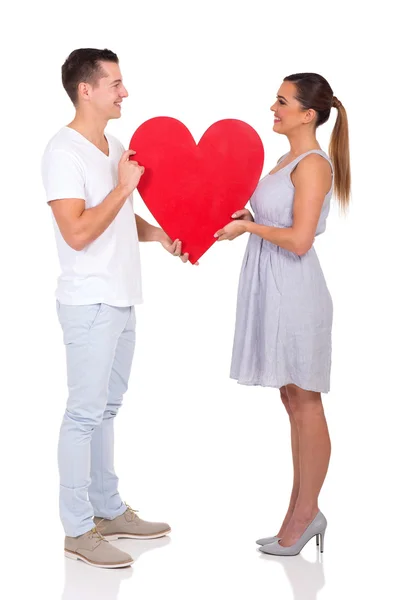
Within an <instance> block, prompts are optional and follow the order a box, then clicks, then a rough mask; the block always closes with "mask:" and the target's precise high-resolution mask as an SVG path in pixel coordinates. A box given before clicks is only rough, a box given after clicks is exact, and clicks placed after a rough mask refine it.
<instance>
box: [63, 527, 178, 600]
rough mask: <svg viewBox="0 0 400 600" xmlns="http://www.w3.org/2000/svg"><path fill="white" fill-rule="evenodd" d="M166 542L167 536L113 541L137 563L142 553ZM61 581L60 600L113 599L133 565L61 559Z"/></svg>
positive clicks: (130, 575) (167, 542)
mask: <svg viewBox="0 0 400 600" xmlns="http://www.w3.org/2000/svg"><path fill="white" fill-rule="evenodd" d="M169 543H170V538H169V537H163V538H159V539H156V540H121V541H119V542H118V543H117V545H118V547H119V548H121V550H125V551H126V552H129V553H130V555H131V556H132V558H133V559H134V560H135V563H134V565H136V564H137V562H138V560H139V559H140V557H141V556H142V554H144V553H146V552H150V551H152V550H155V549H157V548H162V547H163V546H167V545H168V544H169ZM64 566H65V580H64V591H63V594H62V600H79V599H81V598H82V600H83V599H85V600H99V599H103V598H104V599H107V600H117V598H119V592H120V586H121V583H122V582H123V581H127V580H128V579H130V578H131V577H132V576H133V574H134V568H133V567H126V568H123V569H100V568H89V569H88V568H87V567H88V565H86V564H85V563H83V562H82V561H80V560H71V559H68V558H65V559H64Z"/></svg>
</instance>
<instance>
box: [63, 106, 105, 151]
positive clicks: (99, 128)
mask: <svg viewBox="0 0 400 600" xmlns="http://www.w3.org/2000/svg"><path fill="white" fill-rule="evenodd" d="M106 126H107V121H104V120H99V119H93V118H92V119H90V118H88V117H87V116H85V117H84V116H83V115H80V114H78V112H77V113H76V115H75V118H74V119H73V121H71V123H70V124H69V125H68V127H71V128H72V129H75V131H78V133H80V134H81V135H83V136H84V137H85V138H86V139H87V140H89V142H92V144H94V145H95V146H98V147H100V148H101V147H104V143H105V137H104V130H105V128H106Z"/></svg>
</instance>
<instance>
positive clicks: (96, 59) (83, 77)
mask: <svg viewBox="0 0 400 600" xmlns="http://www.w3.org/2000/svg"><path fill="white" fill-rule="evenodd" d="M102 61H103V62H114V63H117V64H118V62H119V60H118V56H117V55H116V54H115V53H114V52H111V50H107V49H105V50H97V49H95V48H79V49H78V50H74V51H73V52H71V54H70V55H69V56H68V58H67V60H66V61H65V63H64V64H63V66H62V68H61V76H62V83H63V86H64V89H65V91H66V92H67V94H68V96H69V97H70V99H71V101H72V103H73V104H74V106H76V104H77V101H78V85H79V84H80V83H82V82H83V81H84V82H85V83H90V84H91V85H96V84H97V82H98V80H99V79H101V77H105V73H104V70H103V69H102V68H101V64H100V63H101V62H102Z"/></svg>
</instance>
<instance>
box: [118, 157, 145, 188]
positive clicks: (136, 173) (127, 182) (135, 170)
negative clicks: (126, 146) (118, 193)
mask: <svg viewBox="0 0 400 600" xmlns="http://www.w3.org/2000/svg"><path fill="white" fill-rule="evenodd" d="M134 154H136V152H135V151H134V150H127V151H126V152H124V153H123V155H122V156H121V159H120V161H119V165H118V185H119V186H120V187H121V188H122V189H123V190H125V193H126V195H127V196H130V194H131V193H132V192H133V190H134V189H136V188H137V186H138V183H139V181H140V178H141V176H142V175H143V173H144V167H141V166H139V163H137V162H136V161H135V160H130V157H131V156H133V155H134Z"/></svg>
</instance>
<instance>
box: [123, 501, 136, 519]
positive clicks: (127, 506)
mask: <svg viewBox="0 0 400 600" xmlns="http://www.w3.org/2000/svg"><path fill="white" fill-rule="evenodd" d="M125 506H126V508H127V510H129V512H131V513H132V515H133V516H135V515H136V514H137V513H138V512H139V511H138V510H135V509H134V508H131V507H130V506H129V504H127V503H126V502H125Z"/></svg>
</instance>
